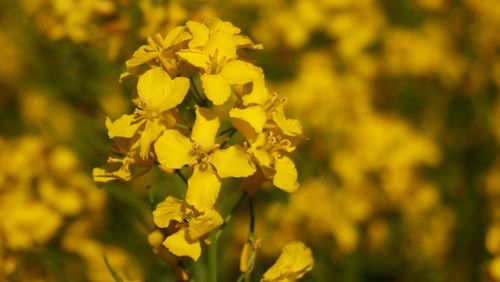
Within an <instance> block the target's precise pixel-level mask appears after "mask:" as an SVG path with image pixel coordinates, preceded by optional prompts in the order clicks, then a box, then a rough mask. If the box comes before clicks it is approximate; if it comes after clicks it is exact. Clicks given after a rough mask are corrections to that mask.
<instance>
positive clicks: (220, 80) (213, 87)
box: [201, 74, 231, 105]
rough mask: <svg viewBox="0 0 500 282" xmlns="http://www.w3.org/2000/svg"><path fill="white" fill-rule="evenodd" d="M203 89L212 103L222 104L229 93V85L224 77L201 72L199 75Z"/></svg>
mask: <svg viewBox="0 0 500 282" xmlns="http://www.w3.org/2000/svg"><path fill="white" fill-rule="evenodd" d="M201 82H202V85H203V90H204V91H205V95H207V97H208V99H210V101H212V102H213V103H214V105H222V104H224V103H225V102H226V101H227V100H228V99H229V96H230V95H231V87H230V85H229V83H228V82H227V81H226V79H225V78H224V77H223V76H221V75H218V74H203V75H202V76H201Z"/></svg>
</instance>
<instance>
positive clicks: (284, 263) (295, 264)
mask: <svg viewBox="0 0 500 282" xmlns="http://www.w3.org/2000/svg"><path fill="white" fill-rule="evenodd" d="M313 264H314V262H313V257H312V253H311V249H309V248H308V247H306V246H305V245H304V244H303V243H302V242H292V243H289V244H287V245H286V246H285V247H284V248H283V251H282V253H281V255H280V257H279V258H278V260H277V261H276V263H275V264H274V265H273V266H271V268H269V269H268V270H267V271H266V272H265V273H264V276H263V277H262V280H261V282H271V281H295V280H297V279H299V278H301V277H303V276H304V274H305V273H306V272H308V271H311V270H312V268H313Z"/></svg>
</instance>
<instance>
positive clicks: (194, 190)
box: [186, 165, 221, 211]
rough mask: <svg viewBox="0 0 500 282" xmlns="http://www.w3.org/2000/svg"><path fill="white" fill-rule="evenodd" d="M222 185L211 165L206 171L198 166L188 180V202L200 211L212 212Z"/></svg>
mask: <svg viewBox="0 0 500 282" xmlns="http://www.w3.org/2000/svg"><path fill="white" fill-rule="evenodd" d="M220 185H221V183H220V180H219V178H218V177H217V175H215V172H214V171H213V170H212V168H211V166H210V165H209V166H208V167H207V168H205V170H201V169H200V165H196V166H195V167H194V171H193V175H191V177H190V178H189V180H188V190H187V192H186V201H187V202H188V203H189V204H190V205H192V206H194V207H195V208H196V209H197V210H199V211H207V210H210V209H212V207H213V206H214V204H215V202H216V201H217V197H218V196H219V190H220Z"/></svg>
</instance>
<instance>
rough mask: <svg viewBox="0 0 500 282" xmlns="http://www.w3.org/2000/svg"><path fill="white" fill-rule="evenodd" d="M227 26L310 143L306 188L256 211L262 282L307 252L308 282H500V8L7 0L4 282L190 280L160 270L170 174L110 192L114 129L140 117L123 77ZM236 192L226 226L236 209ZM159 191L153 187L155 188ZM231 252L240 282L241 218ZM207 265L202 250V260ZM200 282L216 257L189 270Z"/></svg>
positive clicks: (226, 239) (440, 0)
mask: <svg viewBox="0 0 500 282" xmlns="http://www.w3.org/2000/svg"><path fill="white" fill-rule="evenodd" d="M214 16H215V17H219V18H221V19H223V20H227V21H231V22H232V23H233V24H234V25H236V26H238V27H240V28H241V29H242V31H243V32H242V33H243V34H247V35H249V36H250V37H251V38H252V39H253V40H254V41H255V42H259V43H263V45H264V50H262V51H251V52H250V53H249V54H248V57H250V58H251V59H252V60H254V61H253V63H255V64H256V65H258V66H260V67H262V68H263V69H264V73H265V74H266V80H267V84H268V85H267V86H268V88H269V89H270V91H276V92H278V93H279V94H280V95H282V96H286V97H288V104H287V113H288V116H290V117H293V118H298V119H300V120H301V121H302V123H303V126H304V130H305V134H306V135H307V136H308V137H309V140H308V141H306V142H303V143H302V144H301V145H300V146H299V149H298V151H296V152H295V153H294V155H293V156H292V158H293V159H294V160H295V162H296V164H297V168H298V171H299V180H300V183H301V186H300V188H299V190H298V191H297V192H295V193H293V194H286V193H284V192H282V191H280V190H278V189H271V188H272V187H268V188H266V189H264V190H262V191H259V192H258V193H257V194H256V196H255V197H256V198H255V200H254V203H255V205H256V231H255V232H256V236H257V237H259V238H260V239H261V240H262V241H261V242H262V248H261V249H260V250H259V253H258V256H257V261H256V268H255V271H254V273H255V275H254V277H253V281H258V280H259V277H260V276H261V275H262V273H263V272H264V271H265V270H266V269H267V268H268V267H269V266H270V265H271V264H272V263H273V262H274V261H275V260H276V258H277V257H278V255H279V253H280V250H281V248H282V247H283V246H284V245H285V244H286V243H288V242H290V241H293V240H302V241H304V242H305V243H306V244H307V245H308V246H310V247H311V249H312V251H313V256H314V259H315V265H314V269H313V270H312V272H311V273H309V274H307V275H306V276H305V277H304V279H303V280H302V281H349V282H355V281H458V282H460V281H500V158H499V154H498V147H499V145H500V100H499V98H500V97H499V94H500V92H499V86H500V36H499V35H500V3H499V2H498V1H497V0H481V1H477V0H385V1H375V0H256V1H245V0H226V1H224V0H219V1H215V0H214V1H209V0H207V1H198V0H197V1H165V0H137V1H133V0H19V1H8V0H0V135H1V136H0V162H1V163H0V218H1V220H0V281H99V282H100V281H113V278H112V276H111V274H110V272H109V271H108V269H107V268H106V264H105V263H104V260H103V254H105V255H106V257H107V258H108V260H109V263H110V265H111V266H112V268H113V269H115V270H116V271H117V272H118V273H120V275H121V276H122V277H124V278H128V279H131V280H140V281H175V271H174V269H173V268H172V267H171V266H169V265H168V264H166V263H164V262H163V261H161V260H159V259H158V258H157V257H155V255H154V254H153V251H152V250H151V247H150V246H149V244H148V241H147V234H148V233H149V232H150V231H151V230H152V229H153V227H154V225H153V223H152V216H151V206H150V201H149V200H148V190H150V191H153V193H152V195H153V196H154V197H156V199H162V198H163V197H165V196H166V195H177V194H178V193H179V189H180V188H182V185H183V184H182V182H181V181H180V180H179V179H178V178H177V177H176V176H175V175H165V174H163V173H161V172H160V171H159V170H156V169H153V171H152V172H150V173H148V174H146V175H144V176H142V177H140V178H138V179H135V180H134V181H132V182H131V183H112V184H109V185H106V186H104V187H102V188H100V189H98V188H97V187H96V186H95V184H94V183H93V182H92V179H91V171H92V168H93V167H96V166H100V165H101V164H103V163H104V162H105V160H106V158H107V154H108V150H109V147H110V144H111V142H110V141H109V140H108V138H107V133H106V128H105V125H104V119H105V116H108V117H110V118H111V119H113V120H114V119H116V118H118V117H119V116H120V115H122V114H125V113H129V112H130V111H132V109H133V104H132V102H131V97H132V94H133V92H134V91H135V85H134V83H124V84H120V83H119V82H118V78H119V75H120V73H121V72H123V71H124V70H125V64H124V62H125V60H126V59H128V58H129V57H130V56H131V55H132V53H133V51H134V50H136V49H137V48H138V47H139V46H140V45H142V44H144V43H145V41H146V38H147V36H149V35H154V34H156V33H161V34H163V35H165V34H166V33H167V32H168V31H169V30H170V29H171V28H172V27H174V26H176V25H181V24H184V23H185V22H186V21H187V20H204V19H206V18H210V17H214ZM236 184H237V183H234V182H231V181H229V182H228V183H226V184H225V185H224V186H225V187H223V189H222V194H221V196H220V197H219V199H220V200H219V203H218V209H219V210H220V211H221V213H222V214H226V213H227V212H229V210H230V208H231V206H232V205H233V204H234V202H235V201H236V200H237V198H238V196H239V194H240V192H239V191H238V190H237V189H235V188H234V187H237V185H236ZM148 187H149V188H148ZM235 216H236V218H235V219H234V220H233V221H232V222H231V223H230V224H229V226H228V227H227V229H226V230H225V231H224V233H223V235H222V238H221V243H220V244H221V246H220V248H221V249H220V258H221V260H222V263H221V264H220V277H221V279H222V281H234V280H236V279H237V277H238V275H239V274H238V259H239V254H240V251H241V248H242V246H243V243H244V242H245V241H246V239H247V236H248V218H247V217H248V215H247V212H246V210H245V209H241V210H240V211H238V212H237V213H236V215H235ZM204 252H206V251H204ZM187 264H188V267H189V269H190V271H191V273H192V275H193V276H194V277H195V278H197V281H204V274H205V272H206V269H205V268H204V265H205V263H204V258H202V259H201V262H200V263H197V264H192V263H189V261H188V262H187Z"/></svg>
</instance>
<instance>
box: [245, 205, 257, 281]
mask: <svg viewBox="0 0 500 282" xmlns="http://www.w3.org/2000/svg"><path fill="white" fill-rule="evenodd" d="M248 210H249V214H250V222H249V229H250V230H249V231H250V232H249V234H248V241H250V242H252V243H253V241H254V230H255V213H254V210H253V200H252V197H248ZM244 274H245V282H250V276H251V274H252V272H251V271H247V272H245V273H244Z"/></svg>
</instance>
